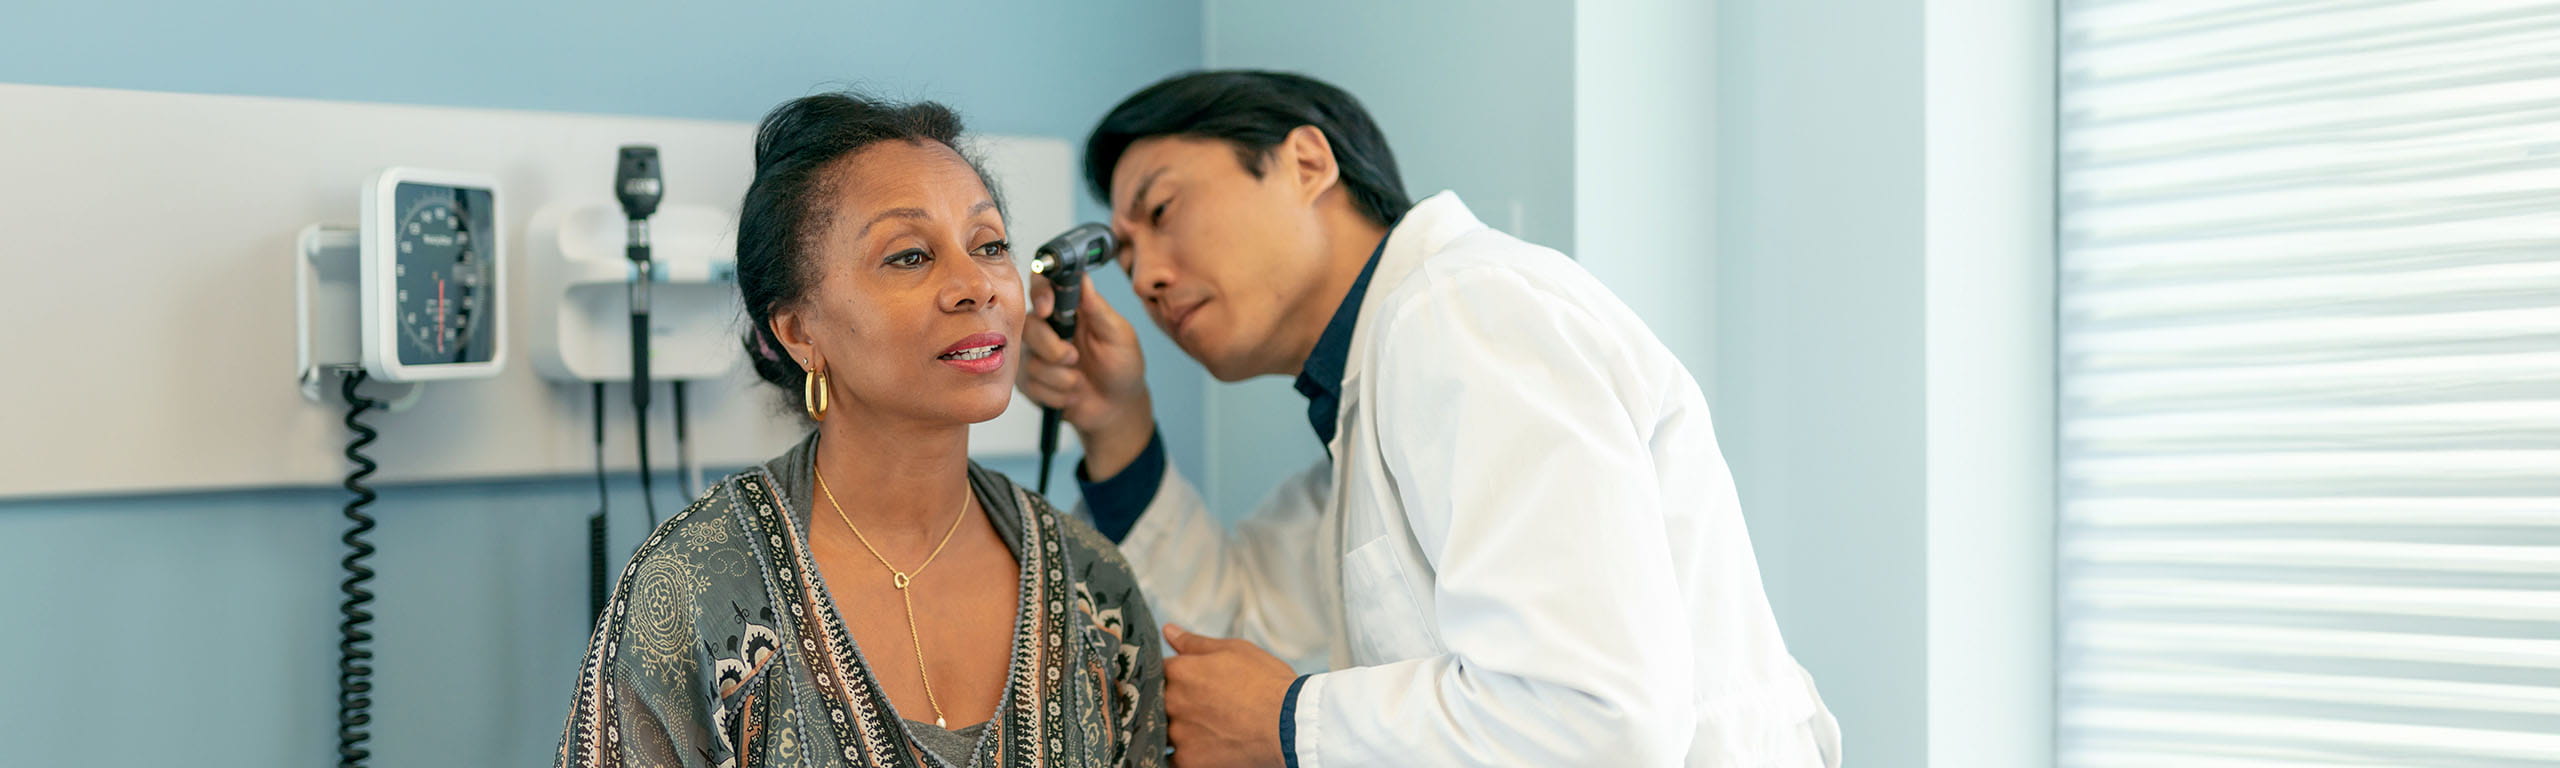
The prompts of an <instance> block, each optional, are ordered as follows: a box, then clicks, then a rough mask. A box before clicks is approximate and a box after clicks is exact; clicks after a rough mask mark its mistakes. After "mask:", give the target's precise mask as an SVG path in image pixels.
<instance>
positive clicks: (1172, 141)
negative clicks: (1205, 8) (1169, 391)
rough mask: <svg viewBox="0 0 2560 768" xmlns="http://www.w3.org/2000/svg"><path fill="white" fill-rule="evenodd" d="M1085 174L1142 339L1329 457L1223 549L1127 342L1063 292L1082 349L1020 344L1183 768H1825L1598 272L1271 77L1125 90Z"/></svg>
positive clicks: (1740, 561) (1722, 531)
mask: <svg viewBox="0 0 2560 768" xmlns="http://www.w3.org/2000/svg"><path fill="white" fill-rule="evenodd" d="M1488 160H1489V161H1498V158H1489V159H1488ZM1085 173H1086V175H1087V179H1088V181H1090V182H1091V183H1092V185H1093V189H1094V190H1095V192H1096V193H1097V194H1100V195H1101V196H1103V197H1104V198H1106V199H1108V200H1109V201H1110V203H1111V211H1112V225H1113V228H1114V229H1115V230H1116V231H1117V233H1118V235H1119V242H1120V247H1121V248H1122V252H1121V253H1120V254H1119V263H1120V264H1121V265H1122V266H1123V267H1124V268H1126V269H1127V270H1128V272H1129V278H1130V281H1131V283H1132V284H1133V285H1134V287H1135V288H1136V292H1137V295H1138V297H1139V298H1140V299H1141V300H1142V301H1143V302H1144V304H1145V309H1146V313H1147V315H1148V316H1149V317H1150V318H1152V319H1154V320H1155V323H1156V326H1157V327H1158V328H1160V329H1162V330H1163V331H1164V332H1165V333H1166V334H1167V335H1169V336H1171V337H1172V338H1173V340H1174V342H1175V343H1176V344H1178V345H1179V346H1180V347H1181V348H1182V350H1183V351H1184V352H1185V353H1187V354H1189V355H1190V356H1191V357H1192V358H1194V359H1197V360H1198V361H1199V362H1200V364H1201V365H1202V366H1204V367H1206V368H1207V369H1208V370H1209V373H1210V374H1211V375H1214V376H1216V377H1217V378H1218V379H1219V380H1221V381H1229V382H1233V381H1241V380H1244V379H1248V378H1252V377H1255V376H1264V375H1275V374H1276V375H1285V376H1295V377H1296V379H1297V389H1298V391H1299V392H1300V393H1302V394H1304V395H1305V396H1306V397H1307V416H1308V422H1309V426H1310V427H1312V428H1313V429H1314V431H1315V434H1316V438H1317V440H1318V441H1319V442H1321V443H1322V444H1323V445H1324V447H1325V451H1326V453H1327V455H1328V459H1327V460H1324V461H1319V462H1317V463H1316V464H1315V465H1314V466H1311V467H1308V468H1307V469H1306V471H1305V472H1303V473H1301V474H1299V475H1298V476H1297V477H1296V478H1294V479H1292V480H1290V481H1288V482H1286V483H1284V484H1283V485H1281V487H1279V488H1278V489H1275V490H1274V491H1273V492H1272V493H1271V495H1270V496H1269V497H1268V499H1267V500H1265V501H1264V502H1263V504H1262V506H1261V508H1260V509H1258V510H1256V511H1254V512H1253V514H1252V515H1251V516H1250V517H1249V518H1246V519H1245V520H1244V521H1243V522H1242V523H1240V524H1238V525H1236V526H1235V527H1233V528H1228V527H1226V526H1223V525H1221V524H1220V522H1219V519H1218V518H1217V517H1214V516H1212V515H1211V514H1210V512H1209V510H1207V509H1206V508H1205V506H1204V504H1203V502H1202V500H1201V497H1200V495H1199V493H1198V492H1197V491H1195V490H1194V489H1193V487H1192V485H1191V483H1190V482H1188V481H1186V480H1185V479H1184V478H1183V476H1182V473H1181V472H1180V471H1179V470H1178V468H1176V467H1173V466H1171V465H1170V463H1169V462H1168V461H1167V460H1166V454H1165V449H1164V444H1163V439H1162V438H1161V437H1160V436H1159V435H1157V434H1156V429H1155V417H1154V414H1153V413H1152V409H1151V405H1150V400H1149V396H1148V393H1147V389H1146V385H1145V379H1144V376H1143V373H1144V370H1145V369H1144V363H1143V361H1142V360H1141V358H1140V355H1139V347H1138V340H1137V337H1136V335H1135V333H1134V331H1133V330H1132V329H1131V327H1130V325H1129V323H1128V321H1127V320H1125V319H1124V318H1123V317H1122V316H1121V315H1120V314H1119V313H1118V312H1117V311H1116V310H1114V308H1112V307H1111V306H1110V305H1109V304H1107V303H1106V302H1104V301H1102V299H1101V297H1100V296H1099V295H1098V294H1096V293H1094V292H1092V291H1091V290H1087V291H1086V293H1085V296H1086V299H1085V301H1086V313H1087V315H1088V317H1087V319H1086V320H1085V322H1084V327H1083V332H1082V333H1080V334H1079V335H1078V337H1077V339H1076V342H1075V344H1074V345H1072V346H1070V345H1068V344H1067V343H1065V342H1063V341H1061V340H1059V339H1058V337H1057V336H1056V335H1055V334H1054V333H1051V332H1049V330H1048V326H1047V324H1045V323H1029V324H1027V325H1028V326H1029V330H1028V331H1027V333H1028V338H1027V339H1026V340H1027V341H1028V342H1029V343H1030V345H1031V350H1030V351H1031V353H1032V354H1031V355H1029V356H1027V359H1026V360H1025V371H1024V377H1023V380H1022V384H1021V388H1022V389H1023V391H1024V392H1025V393H1026V394H1028V395H1030V396H1031V397H1032V399H1034V400H1037V401H1039V402H1041V403H1043V404H1046V405H1051V406H1054V407H1059V408H1062V409H1064V410H1065V413H1066V418H1067V420H1068V421H1069V423H1071V424H1072V425H1073V426H1074V427H1075V429H1076V430H1077V433H1078V437H1079V438H1080V439H1082V440H1083V443H1084V446H1085V448H1086V451H1087V453H1086V456H1085V459H1084V461H1083V463H1082V464H1081V465H1080V466H1079V467H1078V479H1079V480H1080V481H1082V482H1083V484H1084V485H1083V489H1084V493H1085V498H1086V500H1087V503H1088V505H1089V508H1090V511H1091V513H1092V515H1093V518H1094V521H1095V524H1096V527H1097V528H1099V529H1100V530H1101V531H1102V532H1103V533H1104V534H1105V535H1107V536H1110V537H1112V538H1114V539H1115V540H1117V541H1118V542H1119V545H1120V548H1121V550H1122V551H1123V552H1125V553H1126V554H1127V556H1128V558H1129V560H1130V562H1131V564H1132V566H1133V567H1134V569H1135V571H1136V573H1137V575H1138V578H1139V582H1140V584H1141V586H1142V587H1143V588H1144V590H1145V592H1146V594H1148V595H1149V596H1150V597H1152V598H1153V601H1154V602H1155V603H1156V608H1157V614H1158V615H1159V616H1163V617H1165V618H1168V619H1170V620H1171V621H1172V624H1173V626H1169V627H1167V628H1166V638H1167V640H1168V642H1170V643H1171V644H1172V646H1173V648H1174V650H1175V651H1177V652H1178V653H1179V655H1178V656H1176V657H1174V658H1171V659H1168V660H1166V662H1165V675H1166V691H1165V700H1166V708H1167V712H1168V714H1169V716H1170V718H1171V727H1170V731H1169V735H1170V738H1171V741H1172V743H1173V746H1174V749H1175V752H1174V757H1175V761H1176V763H1177V764H1178V765H1184V766H1226V765H1256V766H1280V765H1287V766H1299V767H1303V768H1315V767H1316V766H1460V765H1503V766H1669V765H1689V766H1819V765H1826V764H1828V765H1837V761H1838V753H1839V741H1838V733H1837V728H1836V725H1835V724H1834V723H1833V722H1832V720H1831V717H1830V714H1829V712H1828V711H1827V710H1826V709H1824V707H1823V706H1822V703H1821V700H1820V697H1819V696H1817V695H1816V693H1815V691H1814V688H1813V685H1812V681H1811V678H1810V677H1809V676H1808V675H1807V674H1806V673H1805V672H1804V671H1803V669H1802V668H1801V667H1799V666H1798V665H1797V664H1796V662H1795V659H1794V658H1793V657H1791V656H1789V655H1788V654H1787V650H1786V645H1785V643H1784V641H1782V640H1781V639H1780V638H1779V636H1778V628H1777V625H1776V623H1775V622H1774V621H1773V620H1772V618H1771V616H1770V612H1769V605H1768V599H1767V597H1766V596H1765V595H1764V594H1763V593H1762V590H1761V586H1760V575H1759V571H1758V566H1757V564H1756V563H1755V562H1754V561H1753V557H1752V550H1751V542H1750V539H1749V537H1748V535H1747V532H1746V531H1745V530H1744V527H1743V521H1742V514H1741V510H1740V508H1739V506H1738V504H1737V502H1736V500H1735V496H1734V488H1733V480H1732V476H1731V475H1730V474H1729V473H1728V472H1727V470H1726V468H1725V465H1724V458H1723V456H1722V454H1720V453H1719V452H1718V449H1717V447H1716V441H1715V434H1714V432H1713V431H1712V429H1711V427H1710V424H1709V422H1708V418H1707V406H1706V401H1705V400H1704V399H1703V398H1702V397H1701V395H1700V393H1699V390H1698V386H1697V383H1696V381H1695V380H1694V379H1692V378H1691V376H1690V375H1689V372H1688V371H1687V370H1686V369H1684V368H1682V367H1681V365H1680V362H1679V360H1677V359H1676V358H1674V357H1673V356H1672V354H1671V352H1670V351H1669V350H1668V349H1666V348H1664V347H1663V345H1662V343H1661V342H1660V341H1658V340H1657V339H1655V337H1654V335H1653V333H1652V332H1650V331H1649V330H1647V329H1646V328H1645V326H1644V323H1643V322H1642V321H1641V320H1639V319H1637V317H1636V316H1635V314H1634V313H1632V312H1630V311H1629V310H1628V309H1627V307H1626V306H1625V305H1624V304H1622V303H1620V302H1619V301H1618V299H1617V298H1616V297H1615V296H1613V295H1611V294H1610V292H1609V290H1608V289H1607V288H1605V287H1603V286H1601V284H1600V283H1599V282H1598V281H1597V280H1595V279H1594V278H1593V277H1592V276H1591V274H1590V273H1589V272H1586V271H1584V270H1583V268H1582V267H1581V266H1580V265H1578V264H1575V263H1574V262H1573V261H1572V260H1571V259H1569V258H1567V257H1565V256H1564V255H1563V254H1560V253H1557V252H1556V251H1554V250H1552V249H1548V248H1544V247H1540V246H1538V245H1534V244H1530V243H1526V242H1522V241H1520V240H1517V239H1514V238H1512V237H1510V236H1509V235H1505V234H1503V233H1501V232H1498V231H1495V230H1493V229H1491V228H1488V227H1486V226H1485V225H1484V224H1483V223H1482V222H1479V221H1477V220H1476V217H1475V216H1474V214H1472V213H1470V212H1468V210H1467V207H1466V205H1465V204H1464V203H1461V202H1459V200H1458V197H1457V195H1455V194H1452V193H1448V192H1442V193H1440V194H1438V195H1434V196H1432V197H1430V198H1427V199H1424V200H1423V201H1422V202H1420V203H1412V202H1410V201H1409V200H1408V199H1407V197H1406V196H1405V193H1404V189H1403V183H1402V182H1401V181H1400V180H1399V179H1398V176H1397V173H1396V164H1395V159H1394V157H1393V156H1392V155H1391V154H1390V153H1389V152H1388V150H1387V144H1386V141H1385V138H1384V137H1383V136H1381V135H1380V133H1379V131H1378V128H1377V126H1376V125H1375V124H1374V123H1373V122H1372V121H1371V120H1370V118H1369V116H1368V114H1367V113H1366V112H1365V111H1364V110H1363V109H1362V108H1361V106H1360V104H1359V103H1358V102H1357V101H1355V100H1353V99H1352V98H1351V96H1350V95H1349V94H1346V93H1344V92H1342V91H1341V90H1339V89H1336V88H1334V87H1332V86H1330V85H1327V84H1324V83H1321V82H1318V81H1315V80H1312V79H1309V78H1306V77H1301V76H1297V75H1289V74H1279V73H1270V72H1244V71H1218V72H1202V73H1194V74H1189V75H1183V76H1179V77H1175V78H1172V79H1169V80H1166V81H1164V82H1160V83H1157V84H1155V85H1153V86H1149V87H1148V88H1147V89H1145V90H1142V91H1139V92H1138V93H1137V94H1135V95H1133V96H1130V97H1129V98H1128V100H1126V101H1123V102H1121V104H1120V105H1119V106H1118V107H1116V108H1114V109H1113V110H1112V111H1111V113H1110V114H1109V115H1108V116H1106V117H1104V118H1103V120H1102V124H1101V125H1100V126H1099V127H1097V128H1096V129H1095V130H1094V132H1093V136H1092V138H1091V139H1090V140H1089V141H1088V143H1087V144H1086V148H1085ZM1666 247H1670V246H1666ZM1040 291H1042V292H1040V293H1039V294H1038V295H1036V296H1035V299H1034V300H1035V302H1036V303H1037V308H1035V310H1034V311H1035V313H1045V312H1046V310H1047V304H1046V300H1047V298H1048V296H1047V294H1046V293H1045V287H1044V288H1043V289H1040ZM1230 638H1231V639H1230ZM1275 654H1276V655H1275ZM1283 658H1286V659H1291V660H1295V661H1298V662H1300V663H1301V664H1308V665H1312V666H1316V667H1318V668H1321V667H1325V666H1329V667H1330V668H1331V670H1332V671H1330V672H1324V673H1321V674H1313V675H1299V674H1297V673H1296V672H1294V671H1293V670H1292V667H1291V665H1290V663H1289V662H1285V661H1282V659H1283Z"/></svg>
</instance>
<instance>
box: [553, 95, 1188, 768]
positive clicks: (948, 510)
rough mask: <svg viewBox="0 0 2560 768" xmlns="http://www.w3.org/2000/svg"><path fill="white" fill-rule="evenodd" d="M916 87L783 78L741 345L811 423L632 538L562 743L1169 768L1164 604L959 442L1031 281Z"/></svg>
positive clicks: (974, 417)
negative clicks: (906, 94) (770, 454)
mask: <svg viewBox="0 0 2560 768" xmlns="http://www.w3.org/2000/svg"><path fill="white" fill-rule="evenodd" d="M960 130H961V129H960V119H959V117H958V116H956V115H954V114H953V113H952V112H951V110H950V109H948V108H945V107H943V106H942V105H940V104H935V103H931V102H925V103H919V104H892V103H885V102H881V101H875V100H872V99H870V98H867V97H864V96H861V95H857V94H825V95H818V96H810V97H806V98H801V99H796V100H793V101H791V102H789V103H785V104H783V105H782V106H781V107H779V108H776V109H775V110H774V111H773V113H772V114H770V115H767V116H766V117H765V119H764V124H763V126H762V127H761V128H760V129H759V130H758V131H757V134H756V147H755V162H756V169H755V180H754V182H753V183H752V185H751V186H749V187H748V189H747V196H746V201H745V205H744V209H743V210H742V211H741V212H740V217H739V222H738V287H739V292H740V294H741V295H742V298H743V299H744V300H745V307H746V313H747V316H748V318H749V320H751V321H752V330H750V331H749V332H748V334H747V338H746V340H745V341H746V344H745V346H746V349H747V354H748V357H749V358H750V359H751V360H752V361H753V362H754V365H755V370H756V373H757V374H758V375H759V376H761V377H762V378H763V379H764V380H765V381H767V382H770V383H772V384H773V385H774V386H777V387H780V388H782V389H784V390H786V391H787V392H789V393H790V396H791V397H792V398H793V399H794V400H795V401H796V405H797V407H798V408H799V410H800V411H801V412H803V413H805V414H807V417H808V419H809V420H810V426H811V427H812V429H811V430H810V433H809V436H808V437H807V438H806V439H804V440H802V441H801V442H800V444H799V445H798V446H797V447H795V448H792V449H791V450H790V451H789V452H787V453H784V454H783V455H782V456H781V457H779V458H776V459H774V460H772V461H770V462H767V463H765V464H764V465H763V466H760V467H755V468H753V469H749V470H747V471H745V472H740V473H738V474H735V475H731V476H730V477H728V478H727V479H725V480H723V481H721V482H720V483H719V484H718V485H715V486H713V487H712V488H711V489H710V490H709V491H707V492H705V493H704V494H703V496H702V498H701V499H699V500H697V501H695V502H694V503H693V505H692V506H691V507H689V508H687V509H686V510H685V511H684V512H683V513H682V514H679V515H676V516H675V517H674V518H672V519H669V520H668V521H667V522H666V523H665V524H664V525H661V526H659V527H658V529H657V530H656V531H655V532H653V533H651V534H650V536H649V539H648V541H647V542H645V543H643V544H642V545H641V546H640V550H639V552H638V554H636V555H634V556H633V558H632V560H631V564H630V565H629V566H628V567H627V568H626V569H625V570H624V571H623V573H622V578H621V581H620V583H619V584H618V585H617V586H616V587H615V589H614V594H613V599H612V601H611V602H610V603H609V604H608V607H607V608H606V609H605V614H604V616H602V617H600V619H599V620H598V621H597V624H596V629H595V634H594V635H593V636H592V637H591V638H590V639H589V640H588V644H587V653H586V661H585V663H584V665H583V666H582V668H581V669H580V672H579V675H578V690H577V700H576V702H575V703H574V705H573V706H572V707H571V709H570V712H569V719H568V730H567V733H566V734H565V735H564V736H563V738H562V741H561V747H560V750H561V751H560V764H561V765H563V766H621V765H645V766H658V765H685V766H761V765H800V764H804V763H805V764H812V765H890V766H918V767H925V766H942V767H948V768H957V767H962V766H971V765H978V766H1029V765H1053V766H1102V765H1130V766H1152V765H1159V764H1161V763H1162V762H1163V759H1164V747H1165V737H1164V733H1165V722H1164V705H1163V700H1162V687H1163V675H1162V667H1161V663H1162V662H1161V659H1160V658H1159V656H1158V653H1159V651H1158V640H1157V636H1156V632H1155V621H1154V619H1153V618H1152V617H1150V616H1149V615H1148V613H1147V607H1146V601H1145V600H1144V599H1143V598H1142V597H1141V596H1140V595H1139V593H1138V588H1137V585H1136V580H1135V579H1134V578H1133V577H1132V576H1131V575H1130V572H1129V568H1128V565H1127V564H1126V563H1125V562H1124V561H1122V560H1121V559H1120V554H1119V553H1118V552H1117V551H1115V550H1114V549H1113V548H1112V546H1111V545H1110V544H1109V543H1107V542H1105V541H1104V540H1103V539H1102V537H1101V536H1100V535H1098V534H1096V533H1095V532H1094V531H1093V529H1091V528H1090V527H1088V526H1087V525H1086V524H1085V523H1083V522H1081V521H1079V520H1076V519H1072V518H1070V517H1069V516H1066V515H1062V514H1060V513H1058V511H1057V510H1055V509H1053V508H1051V507H1050V506H1049V504H1048V503H1047V502H1045V501H1044V500H1042V499H1041V497H1039V496H1037V495H1034V494H1031V493H1028V492H1026V491H1024V490H1023V489H1021V488H1019V487H1016V486H1015V485H1014V484H1013V483H1012V482H1011V481H1008V480H1007V479H1005V477H1004V476H1002V475H999V474H996V473H994V472H991V471H988V470H987V469H985V468H983V467H980V466H977V465H976V464H973V463H971V462H970V461H969V458H968V453H969V425H970V424H974V423H977V422H982V421H986V420H988V419H993V418H995V417H996V415H997V414H1000V413H1002V412H1003V411H1004V409H1005V405H1006V404H1007V403H1008V402H1009V401H1010V399H1011V397H1012V391H1013V385H1014V369H1015V366H1014V359H1015V354H1016V353H1015V344H1016V343H1017V341H1016V340H1017V339H1018V338H1019V336H1020V333H1021V331H1022V323H1023V310H1024V308H1023V290H1022V285H1021V281H1020V279H1019V277H1018V276H1017V273H1016V272H1015V267H1014V257H1013V253H1012V249H1011V246H1010V244H1009V243H1008V236H1007V233H1006V223H1005V219H1004V210H1003V207H1002V206H1001V204H1000V202H999V200H998V199H997V196H996V190H995V188H994V185H993V184H992V183H990V182H989V181H988V179H987V176H986V173H985V172H984V170H983V169H981V168H979V167H978V164H977V163H976V161H974V160H973V159H972V158H971V157H970V156H969V155H967V154H965V153H963V152H961V151H960V150H959V149H958V147H959V146H960V144H959V137H960Z"/></svg>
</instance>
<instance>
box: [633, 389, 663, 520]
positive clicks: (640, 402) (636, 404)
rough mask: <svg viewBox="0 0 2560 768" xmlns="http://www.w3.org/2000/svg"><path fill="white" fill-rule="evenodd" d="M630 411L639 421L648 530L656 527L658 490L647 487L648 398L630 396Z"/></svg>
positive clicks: (642, 497)
mask: <svg viewBox="0 0 2560 768" xmlns="http://www.w3.org/2000/svg"><path fill="white" fill-rule="evenodd" d="M632 386H634V387H639V388H642V389H646V388H648V385H646V384H637V383H635V384H633V385H632ZM631 412H632V414H633V415H635V416H637V417H638V418H635V419H633V420H634V421H638V422H640V424H639V427H638V428H637V431H636V435H637V436H638V437H639V438H640V506H641V507H643V508H646V509H648V510H649V530H653V531H654V530H657V529H658V492H657V491H654V490H650V487H649V475H650V474H651V473H650V471H649V398H648V397H647V396H645V395H643V396H634V397H632V398H631Z"/></svg>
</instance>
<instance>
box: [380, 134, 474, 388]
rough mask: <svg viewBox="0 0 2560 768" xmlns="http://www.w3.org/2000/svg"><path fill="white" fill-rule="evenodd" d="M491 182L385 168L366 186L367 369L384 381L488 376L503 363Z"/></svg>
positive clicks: (465, 175) (446, 173)
mask: <svg viewBox="0 0 2560 768" xmlns="http://www.w3.org/2000/svg"><path fill="white" fill-rule="evenodd" d="M497 203H498V200H497V183H496V182H495V181H494V180H492V179H489V178H488V177H484V176H476V175H472V174H465V173H452V172H444V171H427V170H420V169H415V168H389V169H385V170H383V171H382V172H381V173H379V174H376V175H375V176H374V178H373V180H372V181H371V182H369V183H367V184H366V185H365V189H364V214H363V215H364V218H363V221H362V223H361V225H360V230H361V231H360V232H359V235H358V237H359V248H360V250H361V255H360V256H359V257H358V263H359V270H358V271H359V278H358V285H359V290H360V291H361V293H360V299H359V304H360V307H359V309H358V315H359V316H360V317H361V318H362V326H363V329H362V333H363V336H362V346H363V352H364V367H365V369H366V371H367V372H369V373H371V374H372V375H373V376H375V377H376V378H381V379H385V380H389V381H432V380H436V379H457V378H473V377H480V376H489V375H494V374H496V373H497V372H498V370H499V367H500V366H502V365H503V364H504V363H505V362H506V339H507V334H506V313H505V311H504V309H503V308H504V306H505V299H506V293H505V288H506V286H505V283H504V280H503V275H504V274H505V266H506V248H505V242H506V240H505V238H503V237H502V236H501V233H500V232H499V229H498V227H499V224H498V221H499V218H498V209H497Z"/></svg>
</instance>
